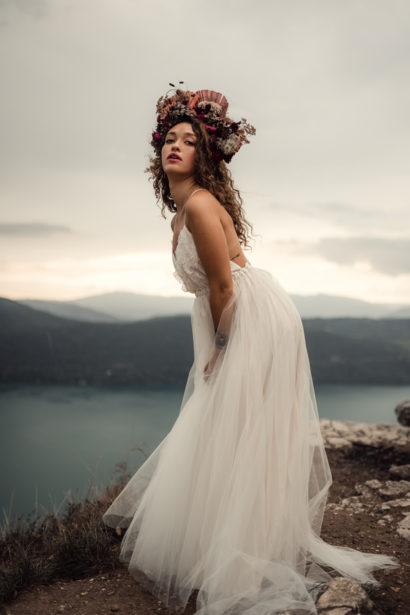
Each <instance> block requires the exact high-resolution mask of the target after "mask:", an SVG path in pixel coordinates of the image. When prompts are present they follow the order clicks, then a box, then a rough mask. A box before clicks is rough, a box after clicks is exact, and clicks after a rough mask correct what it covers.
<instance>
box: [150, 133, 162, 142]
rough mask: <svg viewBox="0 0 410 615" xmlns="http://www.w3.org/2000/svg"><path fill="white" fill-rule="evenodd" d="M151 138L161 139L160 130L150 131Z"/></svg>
mask: <svg viewBox="0 0 410 615" xmlns="http://www.w3.org/2000/svg"><path fill="white" fill-rule="evenodd" d="M152 138H153V139H154V141H161V138H162V137H161V133H160V132H153V133H152Z"/></svg>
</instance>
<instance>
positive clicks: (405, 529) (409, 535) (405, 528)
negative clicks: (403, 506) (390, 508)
mask: <svg viewBox="0 0 410 615" xmlns="http://www.w3.org/2000/svg"><path fill="white" fill-rule="evenodd" d="M397 533H398V534H399V535H400V536H402V537H403V538H406V540H410V515H406V516H405V517H404V519H402V520H401V521H399V525H398V526H397Z"/></svg>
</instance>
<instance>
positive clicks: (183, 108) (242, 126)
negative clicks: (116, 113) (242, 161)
mask: <svg viewBox="0 0 410 615" xmlns="http://www.w3.org/2000/svg"><path fill="white" fill-rule="evenodd" d="M180 83H183V81H180ZM169 85H172V86H173V88H174V89H175V86H174V84H173V83H170V84H169ZM170 91H171V90H168V92H170ZM168 92H166V94H164V96H161V97H160V98H159V99H158V102H157V107H156V110H157V114H158V115H157V127H156V129H155V130H154V131H153V133H152V140H151V145H152V146H153V147H154V149H155V151H156V152H157V154H160V152H161V148H162V145H163V140H164V138H165V135H166V134H167V132H168V130H169V129H170V128H171V126H174V125H175V124H176V123H178V122H183V121H184V119H185V118H188V119H189V118H192V117H195V118H196V119H198V120H200V121H201V122H203V123H204V124H205V128H206V131H207V133H208V135H209V145H210V148H211V151H212V157H213V158H214V159H215V160H217V161H219V160H225V162H230V161H231V159H232V156H233V155H234V154H236V152H237V151H239V149H240V147H241V146H242V144H243V143H249V139H248V138H247V136H246V135H254V134H255V133H256V130H255V128H254V127H253V126H252V125H251V124H249V123H248V122H247V120H246V119H245V118H244V117H243V118H241V121H240V122H234V121H232V120H231V119H230V118H229V117H226V111H227V109H228V101H227V100H226V98H225V96H223V95H222V94H220V93H219V92H214V91H213V90H198V91H197V92H191V91H190V90H180V89H176V93H175V94H174V95H173V96H168Z"/></svg>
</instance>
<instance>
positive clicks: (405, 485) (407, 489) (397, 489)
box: [379, 480, 410, 496]
mask: <svg viewBox="0 0 410 615" xmlns="http://www.w3.org/2000/svg"><path fill="white" fill-rule="evenodd" d="M379 493H380V495H387V496H400V495H407V494H408V493H410V481H408V480H387V481H386V482H385V485H384V487H382V488H381V489H379Z"/></svg>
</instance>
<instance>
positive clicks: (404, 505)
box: [380, 498, 410, 510]
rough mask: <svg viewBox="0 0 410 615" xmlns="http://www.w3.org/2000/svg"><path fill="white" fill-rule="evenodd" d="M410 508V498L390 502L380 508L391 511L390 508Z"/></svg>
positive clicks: (384, 503)
mask: <svg viewBox="0 0 410 615" xmlns="http://www.w3.org/2000/svg"><path fill="white" fill-rule="evenodd" d="M408 506H410V498H399V499H397V500H388V501H387V502H383V504H382V505H381V506H380V509H381V510H390V508H399V507H400V508H407V507H408Z"/></svg>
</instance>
